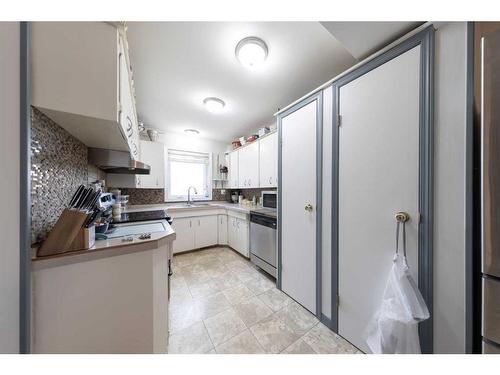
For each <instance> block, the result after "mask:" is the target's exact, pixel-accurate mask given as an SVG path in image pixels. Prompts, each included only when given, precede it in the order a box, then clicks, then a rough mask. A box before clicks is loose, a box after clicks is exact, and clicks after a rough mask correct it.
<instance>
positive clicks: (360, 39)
mask: <svg viewBox="0 0 500 375" xmlns="http://www.w3.org/2000/svg"><path fill="white" fill-rule="evenodd" d="M421 23H422V22H321V24H322V25H323V26H324V27H325V28H326V29H327V30H328V31H329V32H330V33H331V34H332V35H334V36H335V38H336V39H337V40H338V41H340V42H341V43H342V44H343V45H344V47H345V48H346V49H347V50H348V51H349V52H350V53H351V54H352V55H353V56H354V57H355V58H356V59H358V60H361V59H363V58H365V57H368V56H369V55H371V54H372V53H374V52H376V51H378V50H379V49H381V48H383V47H385V46H386V45H388V44H390V43H392V42H393V41H395V40H396V39H398V38H399V37H401V36H403V35H404V34H406V33H407V32H408V31H410V30H412V29H414V28H416V27H417V26H418V25H420V24H421Z"/></svg>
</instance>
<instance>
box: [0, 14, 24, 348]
mask: <svg viewBox="0 0 500 375" xmlns="http://www.w3.org/2000/svg"><path fill="white" fill-rule="evenodd" d="M0 82H1V84H0V128H1V129H2V131H1V134H2V136H1V137H0V171H2V182H1V184H0V206H1V207H2V211H1V212H2V219H1V220H0V222H1V223H2V225H0V238H1V239H2V246H1V247H0V353H17V352H19V163H20V160H19V23H18V22H0Z"/></svg>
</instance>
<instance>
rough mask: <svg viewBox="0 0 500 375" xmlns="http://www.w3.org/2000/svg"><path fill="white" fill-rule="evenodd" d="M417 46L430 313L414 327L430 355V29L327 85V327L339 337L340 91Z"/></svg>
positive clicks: (423, 279)
mask: <svg viewBox="0 0 500 375" xmlns="http://www.w3.org/2000/svg"><path fill="white" fill-rule="evenodd" d="M417 46H420V114H419V197H418V207H419V212H420V216H421V217H420V224H419V231H418V232H419V233H418V265H419V269H418V286H419V289H420V291H421V293H422V296H423V297H424V300H425V302H426V304H427V306H428V308H429V311H430V313H431V317H430V319H428V320H426V321H425V322H423V323H420V324H419V334H420V345H421V348H422V353H432V352H433V261H432V254H433V217H434V213H433V201H434V196H433V189H434V178H433V175H434V147H433V145H434V137H433V128H434V28H433V27H432V26H429V27H427V28H426V29H424V30H422V31H420V32H419V33H417V34H415V35H413V36H412V37H410V38H408V39H406V40H405V41H403V42H402V43H401V44H398V45H397V46H395V47H393V48H391V49H390V50H388V51H387V52H384V53H383V54H381V55H378V56H376V57H375V58H373V59H372V60H370V61H368V62H367V63H366V64H364V65H362V66H360V67H359V68H357V69H355V70H353V71H351V72H349V73H348V74H346V75H345V76H343V77H341V78H339V79H338V80H337V81H335V82H333V83H332V97H333V116H332V117H333V124H332V125H333V126H332V129H333V132H332V133H333V139H332V147H333V150H332V151H333V152H332V157H333V160H332V164H333V167H332V265H331V269H332V280H331V283H332V298H331V300H332V307H331V308H332V322H331V328H332V329H333V330H334V331H335V332H337V333H338V323H339V322H338V304H337V301H338V298H337V297H338V293H339V280H338V274H339V242H338V241H339V233H338V231H339V216H338V209H339V123H338V121H339V116H338V114H339V108H340V97H339V95H340V88H341V87H342V86H344V85H346V84H348V83H350V82H352V81H354V80H355V79H357V78H359V77H361V76H362V75H364V74H366V73H368V72H370V71H372V70H373V69H376V68H378V67H379V66H381V65H383V64H385V63H387V62H389V61H391V60H392V59H394V58H396V57H398V56H399V55H401V54H403V53H405V52H407V51H409V50H410V49H412V48H414V47H417Z"/></svg>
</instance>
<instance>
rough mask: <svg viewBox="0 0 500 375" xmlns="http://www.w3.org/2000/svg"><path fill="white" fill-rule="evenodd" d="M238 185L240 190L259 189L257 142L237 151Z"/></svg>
mask: <svg viewBox="0 0 500 375" xmlns="http://www.w3.org/2000/svg"><path fill="white" fill-rule="evenodd" d="M238 151H239V167H238V168H239V169H238V183H239V187H240V188H258V187H259V142H258V141H255V142H253V143H250V144H249V145H248V146H245V147H242V148H240V149H239V150H238Z"/></svg>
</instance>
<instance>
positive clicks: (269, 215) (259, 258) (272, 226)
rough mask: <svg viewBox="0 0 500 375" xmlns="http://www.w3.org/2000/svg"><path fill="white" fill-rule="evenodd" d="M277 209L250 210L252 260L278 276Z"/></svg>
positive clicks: (274, 275)
mask: <svg viewBox="0 0 500 375" xmlns="http://www.w3.org/2000/svg"><path fill="white" fill-rule="evenodd" d="M276 221H277V220H276V210H273V209H266V208H263V209H260V210H255V211H251V212H250V260H251V261H252V263H254V264H255V265H256V266H258V267H260V268H261V269H262V270H264V271H265V272H267V273H268V274H270V275H271V276H273V277H276V264H277V251H276V249H277V244H276Z"/></svg>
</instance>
